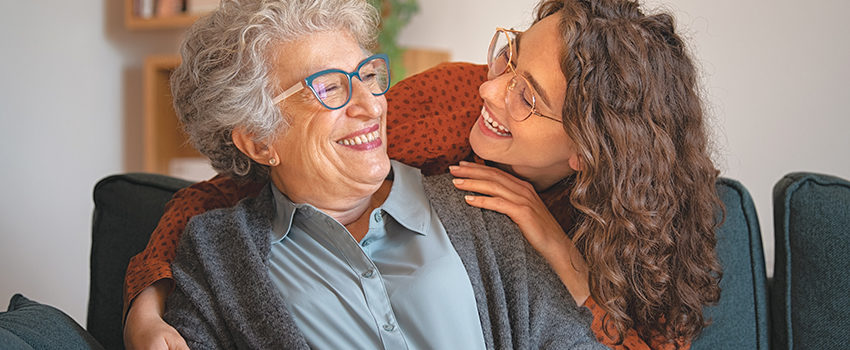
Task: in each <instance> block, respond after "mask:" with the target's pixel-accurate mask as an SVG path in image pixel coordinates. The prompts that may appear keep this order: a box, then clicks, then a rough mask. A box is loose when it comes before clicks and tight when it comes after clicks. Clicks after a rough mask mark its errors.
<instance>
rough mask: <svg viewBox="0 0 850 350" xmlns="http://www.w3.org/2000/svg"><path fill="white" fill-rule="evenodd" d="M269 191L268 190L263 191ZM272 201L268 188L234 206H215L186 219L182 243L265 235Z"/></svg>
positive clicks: (221, 241)
mask: <svg viewBox="0 0 850 350" xmlns="http://www.w3.org/2000/svg"><path fill="white" fill-rule="evenodd" d="M266 192H268V193H266ZM273 211H274V203H273V201H272V198H271V192H270V191H261V193H260V194H259V195H258V196H257V197H248V198H245V199H243V200H241V201H239V202H238V203H237V204H236V205H235V206H231V207H226V208H217V209H213V210H209V211H207V212H204V213H202V214H199V215H196V216H194V217H192V218H191V220H189V223H188V224H187V225H186V231H185V233H184V234H183V235H182V237H181V242H180V244H181V245H186V244H191V245H195V246H226V245H229V244H233V243H234V242H235V241H242V240H248V239H250V240H254V241H261V240H263V239H267V237H266V236H265V234H264V233H265V232H267V231H268V227H270V222H271V217H272V214H273Z"/></svg>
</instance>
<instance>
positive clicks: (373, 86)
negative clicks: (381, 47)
mask: <svg viewBox="0 0 850 350" xmlns="http://www.w3.org/2000/svg"><path fill="white" fill-rule="evenodd" d="M357 75H358V76H359V77H360V81H362V82H363V85H364V86H366V88H367V89H368V90H369V92H370V93H372V94H373V95H381V94H383V93H384V92H386V91H387V89H389V85H390V80H389V72H388V65H387V62H386V60H384V59H383V58H381V57H374V58H372V59H370V60H368V61H365V62H363V63H361V65H360V68H359V70H358V71H357ZM310 88H311V89H312V90H313V92H315V93H316V97H318V98H319V99H320V100H321V101H322V103H323V104H324V105H325V106H327V107H328V108H340V107H342V106H343V105H345V104H346V103H347V102H348V100H349V96H350V95H351V79H350V78H349V76H348V75H347V74H345V73H342V72H339V71H331V72H327V73H325V74H322V75H320V76H317V77H315V78H314V79H313V81H312V83H311V84H310Z"/></svg>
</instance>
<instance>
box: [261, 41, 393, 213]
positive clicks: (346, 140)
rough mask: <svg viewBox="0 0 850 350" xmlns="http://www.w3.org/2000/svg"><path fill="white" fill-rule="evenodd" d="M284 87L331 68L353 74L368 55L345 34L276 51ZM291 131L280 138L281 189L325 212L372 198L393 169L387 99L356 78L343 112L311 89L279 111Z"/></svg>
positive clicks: (275, 170)
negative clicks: (323, 101)
mask: <svg viewBox="0 0 850 350" xmlns="http://www.w3.org/2000/svg"><path fill="white" fill-rule="evenodd" d="M273 54H274V57H275V61H274V63H273V68H272V72H273V74H275V75H276V77H277V81H278V82H279V89H280V90H281V91H282V90H283V89H287V88H289V87H290V86H293V85H294V84H297V83H298V82H299V81H301V80H303V79H304V78H305V77H307V76H309V75H311V74H313V73H315V72H318V71H321V70H325V69H331V68H336V69H341V70H344V71H347V72H350V71H353V70H355V69H356V68H357V66H358V63H360V61H362V60H363V59H364V58H366V57H367V54H366V53H365V52H364V50H362V49H361V48H360V46H359V45H358V44H357V41H356V40H354V38H353V37H352V36H351V35H349V34H348V33H347V32H344V31H329V32H319V33H313V34H309V35H307V36H305V37H302V38H299V40H296V41H293V42H289V43H285V44H282V45H280V46H279V47H277V49H276V50H274V52H273ZM279 106H280V107H281V108H282V111H283V115H284V118H285V119H286V120H287V121H288V123H289V126H288V127H287V128H284V129H283V130H282V131H281V133H280V134H279V135H277V136H276V137H275V138H274V139H273V140H272V144H271V146H272V149H273V152H274V153H276V155H277V157H278V159H279V160H280V161H279V162H278V164H279V165H277V166H273V167H272V168H271V177H272V181H274V183H275V185H277V187H278V188H279V189H280V190H281V191H282V192H283V193H285V194H287V195H288V196H289V197H290V199H292V200H293V201H295V202H299V203H311V204H313V205H316V206H320V207H328V208H331V209H333V207H336V206H340V205H344V204H335V203H338V202H342V203H344V202H346V201H348V200H352V199H358V198H361V197H362V196H363V195H366V196H368V195H371V194H372V193H373V192H374V191H375V190H376V189H377V188H378V187H379V186H380V184H381V183H382V182H383V181H384V179H385V177H386V176H387V174H388V173H389V171H390V162H389V158H388V157H387V149H386V116H387V101H386V98H385V97H384V96H383V95H382V96H374V95H372V94H371V93H370V92H369V90H368V89H367V87H366V86H364V85H363V83H362V82H361V81H360V80H358V79H357V78H352V92H351V100H350V101H349V103H348V104H347V105H345V106H344V107H342V108H340V109H336V110H330V109H327V108H325V107H323V106H322V104H321V103H319V101H318V100H317V99H316V97H315V96H314V95H313V93H312V91H311V90H310V89H302V90H301V91H300V92H298V93H296V94H294V95H292V96H290V97H288V98H287V99H286V100H284V101H283V102H281V103H280V105H279Z"/></svg>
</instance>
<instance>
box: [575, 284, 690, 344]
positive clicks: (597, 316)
mask: <svg viewBox="0 0 850 350" xmlns="http://www.w3.org/2000/svg"><path fill="white" fill-rule="evenodd" d="M584 306H586V307H587V308H588V309H590V312H591V313H592V314H593V323H592V324H591V329H592V330H593V333H594V334H595V335H596V340H598V341H599V342H600V343H602V344H603V345H605V346H607V347H609V348H611V349H614V350H649V349H656V350H675V349H677V348H676V345H675V343H671V342H668V341H666V339H664V338H663V337H655V338H653V339H651V340H649V341H647V340H645V339H643V338H641V337H640V335H638V333H637V331H635V330H634V329H629V331H628V332H627V333H626V336H625V338H623V342H622V343H621V344H617V343H616V338H615V337H614V334H616V333H615V331H614V328H613V327H609V333H611V336H608V335H607V334H605V331H604V328H605V323H604V320H605V316H606V315H607V314H608V313H606V312H605V310H604V309H602V308H601V307H600V306H599V305H598V304H596V301H595V300H593V297H588V298H587V300H586V301H585V302H584ZM690 347H691V343H690V342H680V343H679V347H678V349H679V350H688V349H690Z"/></svg>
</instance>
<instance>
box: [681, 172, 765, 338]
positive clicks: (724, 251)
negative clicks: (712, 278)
mask: <svg viewBox="0 0 850 350" xmlns="http://www.w3.org/2000/svg"><path fill="white" fill-rule="evenodd" d="M717 193H718V195H720V199H721V200H723V204H724V206H725V207H726V219H725V221H724V222H723V224H722V225H721V226H720V228H719V229H718V231H717V255H718V258H719V260H720V264H721V265H722V266H723V279H722V280H721V281H720V288H721V293H720V301H719V302H718V304H717V305H715V306H710V307H708V308H707V309H706V318H708V319H710V320H711V321H712V323H711V324H710V325H709V326H708V327H707V328H706V329H705V330H703V332H702V334H701V335H700V336H699V337H698V338H697V339H695V340H694V342H693V345H692V346H691V348H692V349H763V350H767V349H768V338H769V335H770V333H769V331H768V314H767V280H766V275H765V268H764V251H763V250H762V242H761V230H760V228H759V223H758V217H757V216H756V210H755V206H754V205H753V199H752V198H751V197H750V193H749V192H748V191H747V189H746V188H745V187H744V186H743V185H741V183H739V182H738V181H735V180H730V179H725V178H721V179H719V180H718V182H717Z"/></svg>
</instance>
